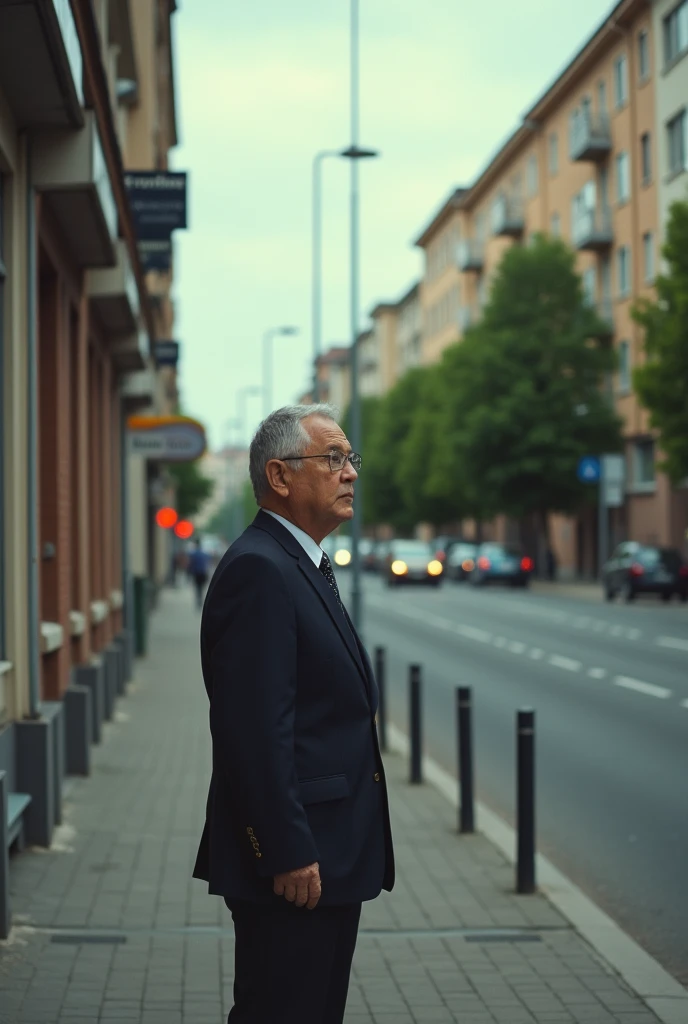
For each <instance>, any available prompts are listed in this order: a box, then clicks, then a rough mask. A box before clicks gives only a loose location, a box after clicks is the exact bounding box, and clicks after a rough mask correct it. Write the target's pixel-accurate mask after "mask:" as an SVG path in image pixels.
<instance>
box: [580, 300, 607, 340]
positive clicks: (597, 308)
mask: <svg viewBox="0 0 688 1024" xmlns="http://www.w3.org/2000/svg"><path fill="white" fill-rule="evenodd" d="M585 304H586V306H588V307H589V308H590V309H592V310H594V312H595V313H596V314H597V319H598V320H599V328H598V330H597V331H596V332H595V336H596V337H597V338H600V339H603V340H608V339H610V338H612V337H613V335H614V306H613V304H612V300H611V298H609V296H605V297H604V298H601V299H586V303H585Z"/></svg>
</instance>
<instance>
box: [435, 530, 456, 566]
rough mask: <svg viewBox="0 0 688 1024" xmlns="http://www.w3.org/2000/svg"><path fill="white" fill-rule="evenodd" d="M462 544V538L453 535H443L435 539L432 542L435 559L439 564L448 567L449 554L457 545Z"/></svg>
mask: <svg viewBox="0 0 688 1024" xmlns="http://www.w3.org/2000/svg"><path fill="white" fill-rule="evenodd" d="M460 543H461V537H456V536H453V535H451V534H441V535H440V536H439V537H435V539H434V540H432V541H430V544H431V545H432V547H433V549H434V553H435V558H436V559H437V561H438V562H441V563H442V565H444V566H445V567H446V564H447V559H448V558H449V553H450V551H451V550H452V548H453V547H454V545H455V544H460Z"/></svg>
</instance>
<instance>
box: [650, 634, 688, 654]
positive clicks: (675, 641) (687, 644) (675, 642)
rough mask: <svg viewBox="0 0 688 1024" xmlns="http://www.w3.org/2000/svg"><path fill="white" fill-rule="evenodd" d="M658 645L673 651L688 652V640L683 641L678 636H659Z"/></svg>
mask: <svg viewBox="0 0 688 1024" xmlns="http://www.w3.org/2000/svg"><path fill="white" fill-rule="evenodd" d="M657 643H658V644H659V646H660V647H668V648H669V650H671V651H688V640H682V639H681V638H680V637H678V636H658V637H657Z"/></svg>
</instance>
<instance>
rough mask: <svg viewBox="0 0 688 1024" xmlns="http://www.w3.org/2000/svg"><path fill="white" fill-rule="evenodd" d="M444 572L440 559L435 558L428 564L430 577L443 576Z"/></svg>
mask: <svg viewBox="0 0 688 1024" xmlns="http://www.w3.org/2000/svg"><path fill="white" fill-rule="evenodd" d="M443 571H444V570H443V567H442V563H441V562H440V560H439V559H438V558H433V560H432V562H428V573H429V574H430V576H441V575H442V573H443Z"/></svg>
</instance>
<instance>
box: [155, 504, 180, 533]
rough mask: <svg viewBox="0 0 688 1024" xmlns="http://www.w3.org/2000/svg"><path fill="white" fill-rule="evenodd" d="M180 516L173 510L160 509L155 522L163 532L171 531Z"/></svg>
mask: <svg viewBox="0 0 688 1024" xmlns="http://www.w3.org/2000/svg"><path fill="white" fill-rule="evenodd" d="M178 519H179V516H178V515H177V513H176V512H175V510H174V509H173V508H159V509H158V511H157V512H156V513H155V521H156V523H157V524H158V526H161V527H162V528H163V530H171V529H172V527H173V526H174V524H175V523H176V522H177V520H178Z"/></svg>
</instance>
